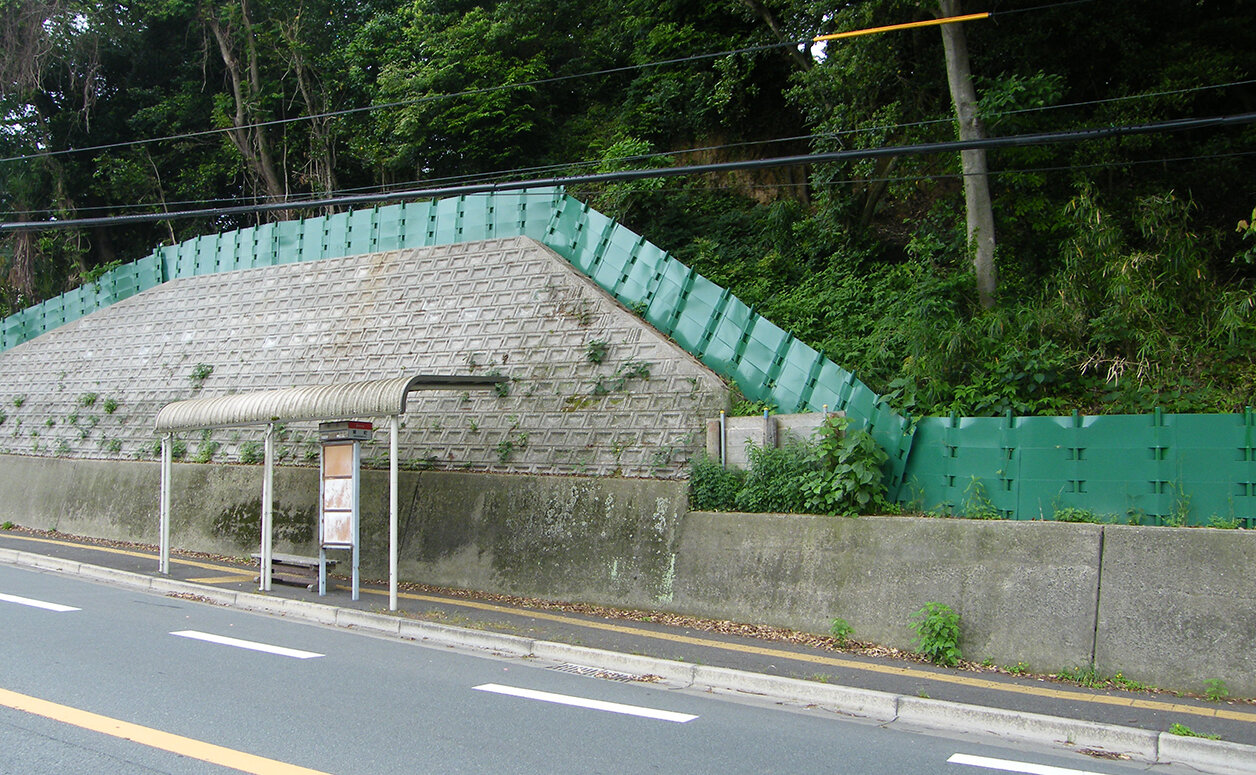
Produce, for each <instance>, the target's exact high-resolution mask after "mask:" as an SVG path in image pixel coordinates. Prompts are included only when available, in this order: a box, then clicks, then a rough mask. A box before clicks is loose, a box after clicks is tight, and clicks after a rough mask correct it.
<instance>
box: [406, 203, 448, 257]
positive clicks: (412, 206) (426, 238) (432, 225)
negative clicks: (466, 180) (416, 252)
mask: <svg viewBox="0 0 1256 775" xmlns="http://www.w3.org/2000/svg"><path fill="white" fill-rule="evenodd" d="M398 208H399V209H400V212H401V229H402V233H401V235H400V240H399V245H400V247H403V248H421V247H427V246H429V245H436V244H439V242H438V241H437V239H436V232H437V230H438V229H439V227H440V220H441V218H442V217H445V218H447V219H448V218H450V217H453V215H454V214H451V213H450V212H449V208H448V206H446V207H445V208H444V210H443V211H442V208H441V206H440V202H406V203H404V204H401V205H398Z"/></svg>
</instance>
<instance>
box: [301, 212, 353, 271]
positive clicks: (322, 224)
mask: <svg viewBox="0 0 1256 775" xmlns="http://www.w3.org/2000/svg"><path fill="white" fill-rule="evenodd" d="M302 225H303V227H304V228H302V230H301V260H302V261H318V260H319V259H323V258H327V257H328V256H329V255H331V254H330V253H328V252H327V218H325V217H319V218H305V219H303V220H302ZM338 255H343V254H338Z"/></svg>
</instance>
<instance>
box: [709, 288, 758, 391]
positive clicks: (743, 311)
mask: <svg viewBox="0 0 1256 775" xmlns="http://www.w3.org/2000/svg"><path fill="white" fill-rule="evenodd" d="M754 317H755V314H754V310H752V309H750V307H748V306H746V305H745V304H744V303H743V302H742V301H741V300H740V299H737V298H735V297H734V298H731V299H729V300H728V301H727V302H726V303H725V304H724V309H723V311H722V313H721V314H720V316H719V318H718V319H716V320H715V321H714V323H713V326H712V329H711V332H710V335H709V336H708V338H707V344H706V349H705V350H704V352H703V354H702V362H703V363H705V364H706V365H707V366H710V367H711V368H712V369H713V370H715V371H716V372H718V373H720V374H732V373H733V369H734V368H735V367H736V365H737V361H738V360H739V358H740V357H741V356H740V349H741V342H742V340H743V339H744V338H745V337H746V332H747V330H748V329H749V328H750V325H751V323H752V322H753V321H754Z"/></svg>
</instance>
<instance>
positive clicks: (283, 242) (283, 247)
mask: <svg viewBox="0 0 1256 775" xmlns="http://www.w3.org/2000/svg"><path fill="white" fill-rule="evenodd" d="M304 231H305V224H304V223H303V222H301V221H279V222H278V223H276V224H275V230H274V232H273V237H274V241H273V243H272V244H273V248H272V250H273V251H274V253H273V254H272V256H273V257H272V258H271V263H272V264H292V263H296V262H297V261H300V260H301V240H302V237H303V236H304V235H303V232H304Z"/></svg>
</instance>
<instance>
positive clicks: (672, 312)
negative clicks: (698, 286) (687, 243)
mask: <svg viewBox="0 0 1256 775" xmlns="http://www.w3.org/2000/svg"><path fill="white" fill-rule="evenodd" d="M662 270H663V271H662V272H661V274H660V275H659V277H658V281H657V283H656V284H655V286H654V293H653V295H652V296H651V297H650V304H649V306H648V307H646V310H645V319H646V321H647V322H649V323H650V325H652V326H654V327H655V328H657V329H658V330H660V331H662V332H663V333H664V334H668V335H670V334H671V332H672V326H673V325H674V323H675V320H676V317H677V314H678V313H679V311H680V305H681V303H682V302H683V300H684V296H685V292H686V288H687V287H688V285H689V282H690V280H692V279H693V274H694V273H693V270H692V269H690V268H689V267H687V266H685V265H684V264H682V263H680V262H679V261H677V260H676V259H674V258H672V257H671V256H668V257H667V260H666V261H665V262H664V263H663V267H662Z"/></svg>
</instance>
